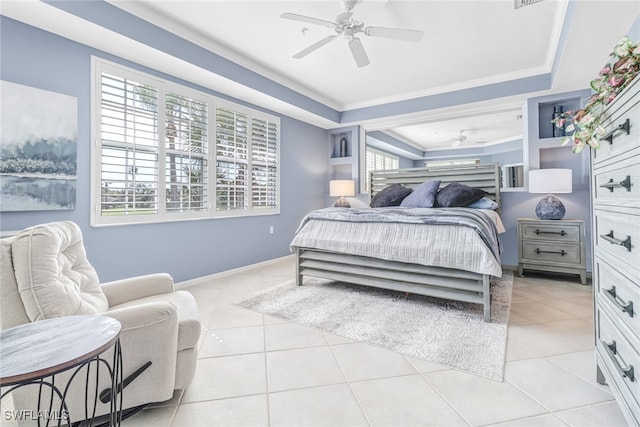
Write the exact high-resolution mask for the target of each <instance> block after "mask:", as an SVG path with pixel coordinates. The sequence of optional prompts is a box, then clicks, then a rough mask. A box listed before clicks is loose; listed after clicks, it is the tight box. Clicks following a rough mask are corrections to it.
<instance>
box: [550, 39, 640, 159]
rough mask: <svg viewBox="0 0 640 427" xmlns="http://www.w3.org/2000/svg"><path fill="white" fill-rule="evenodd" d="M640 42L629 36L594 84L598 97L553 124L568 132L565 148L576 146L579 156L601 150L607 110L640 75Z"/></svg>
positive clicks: (563, 141)
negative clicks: (603, 120) (585, 150)
mask: <svg viewBox="0 0 640 427" xmlns="http://www.w3.org/2000/svg"><path fill="white" fill-rule="evenodd" d="M639 46H640V41H638V42H633V41H631V40H630V39H629V37H627V36H625V37H623V38H621V39H620V41H619V42H618V44H617V45H616V46H615V48H614V49H613V53H612V54H611V57H610V60H609V62H608V63H607V64H606V65H605V66H604V67H603V68H602V70H600V73H599V75H598V77H597V78H596V79H594V80H592V81H591V89H593V91H594V94H593V95H591V97H589V99H588V100H587V102H586V104H585V106H584V108H582V109H581V110H577V111H566V112H564V113H562V114H561V115H560V116H559V117H557V118H555V119H554V120H552V121H551V122H552V123H553V124H554V125H555V126H557V127H558V128H561V129H564V131H565V132H566V133H567V136H565V137H564V138H563V139H562V145H566V144H568V143H569V142H572V143H573V152H574V153H579V152H580V151H582V149H583V148H584V147H585V146H587V145H588V146H590V147H591V148H593V149H598V148H600V138H602V137H603V136H604V135H605V130H604V127H603V126H602V113H603V110H604V107H605V106H606V105H607V104H609V103H610V102H611V101H613V100H614V99H615V97H616V96H618V94H619V93H620V92H621V91H622V89H624V88H625V87H626V86H627V85H628V84H629V83H631V81H632V80H633V79H634V78H635V77H636V76H637V75H638V74H640V49H638V47H639Z"/></svg>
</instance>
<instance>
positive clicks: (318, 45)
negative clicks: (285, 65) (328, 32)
mask: <svg viewBox="0 0 640 427" xmlns="http://www.w3.org/2000/svg"><path fill="white" fill-rule="evenodd" d="M337 37H338V35H337V34H336V35H334V36H329V37H325V38H323V39H322V40H320V41H317V42H315V43H314V44H312V45H311V46H309V47H307V48H305V49H302V50H301V51H300V52H298V53H296V54H295V55H293V57H294V58H295V59H300V58H304V57H305V56H307V55H309V54H310V53H311V52H313V51H314V50H316V49H320V48H321V47H322V46H324V45H325V44H327V43H329V42H331V41H333V40H335V39H336V38H337Z"/></svg>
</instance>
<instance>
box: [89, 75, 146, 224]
mask: <svg viewBox="0 0 640 427" xmlns="http://www.w3.org/2000/svg"><path fill="white" fill-rule="evenodd" d="M99 96H100V101H99V108H100V112H99V122H100V134H99V135H100V147H101V153H100V155H101V159H102V161H101V168H100V188H101V190H100V214H101V215H103V216H104V215H135V214H153V213H157V212H158V89H157V88H155V87H152V86H149V85H144V84H141V83H139V82H136V81H133V80H130V79H127V78H124V77H117V76H114V75H111V74H108V73H104V72H103V73H102V74H101V89H100V93H99Z"/></svg>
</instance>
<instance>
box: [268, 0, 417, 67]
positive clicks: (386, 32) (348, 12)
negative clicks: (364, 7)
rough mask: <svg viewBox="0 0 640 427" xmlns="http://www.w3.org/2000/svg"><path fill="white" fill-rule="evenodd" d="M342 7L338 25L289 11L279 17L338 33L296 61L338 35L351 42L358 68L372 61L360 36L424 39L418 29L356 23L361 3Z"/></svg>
mask: <svg viewBox="0 0 640 427" xmlns="http://www.w3.org/2000/svg"><path fill="white" fill-rule="evenodd" d="M342 4H343V6H344V8H345V11H344V12H341V13H339V14H338V15H337V16H336V18H335V22H332V21H327V20H326V19H320V18H314V17H312V16H305V15H299V14H297V13H290V12H285V13H283V14H282V15H280V18H283V19H289V20H292V21H298V22H304V23H307V24H313V25H318V26H321V27H326V28H331V29H333V30H334V31H335V32H336V34H334V35H331V36H328V37H325V38H323V39H321V40H319V41H317V42H315V43H313V44H312V45H310V46H308V47H306V48H305V49H302V50H301V51H300V52H298V53H296V54H295V55H293V57H294V58H295V59H301V58H304V57H305V56H307V55H309V54H310V53H312V52H314V51H316V50H317V49H320V48H321V47H322V46H324V45H326V44H328V43H330V42H332V41H333V40H335V39H336V38H338V37H339V36H344V38H345V39H347V41H348V45H349V50H350V51H351V55H352V56H353V59H354V61H355V62H356V65H357V66H358V67H364V66H366V65H369V64H370V61H369V57H368V56H367V52H366V51H365V49H364V46H363V44H362V41H361V40H360V39H359V38H358V37H356V36H357V35H358V34H363V35H365V36H367V37H374V38H375V37H379V38H386V39H393V40H403V41H410V42H419V41H420V40H422V37H423V36H424V33H423V32H422V31H419V30H408V29H403V28H389V27H365V25H364V22H360V21H356V20H355V19H353V17H352V16H353V12H352V9H353V8H354V7H355V6H356V5H357V4H358V0H344V1H343V2H342Z"/></svg>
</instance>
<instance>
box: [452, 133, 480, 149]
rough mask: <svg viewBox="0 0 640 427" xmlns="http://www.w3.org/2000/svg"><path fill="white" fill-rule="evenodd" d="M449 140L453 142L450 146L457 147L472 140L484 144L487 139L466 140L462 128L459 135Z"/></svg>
mask: <svg viewBox="0 0 640 427" xmlns="http://www.w3.org/2000/svg"><path fill="white" fill-rule="evenodd" d="M449 141H451V142H453V144H452V145H451V148H456V147H459V146H460V145H462V144H464V143H465V142H473V143H475V144H484V143H485V142H487V141H468V140H467V135H464V129H462V130H461V131H460V135H458V136H457V137H456V138H451V139H450V140H449Z"/></svg>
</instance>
